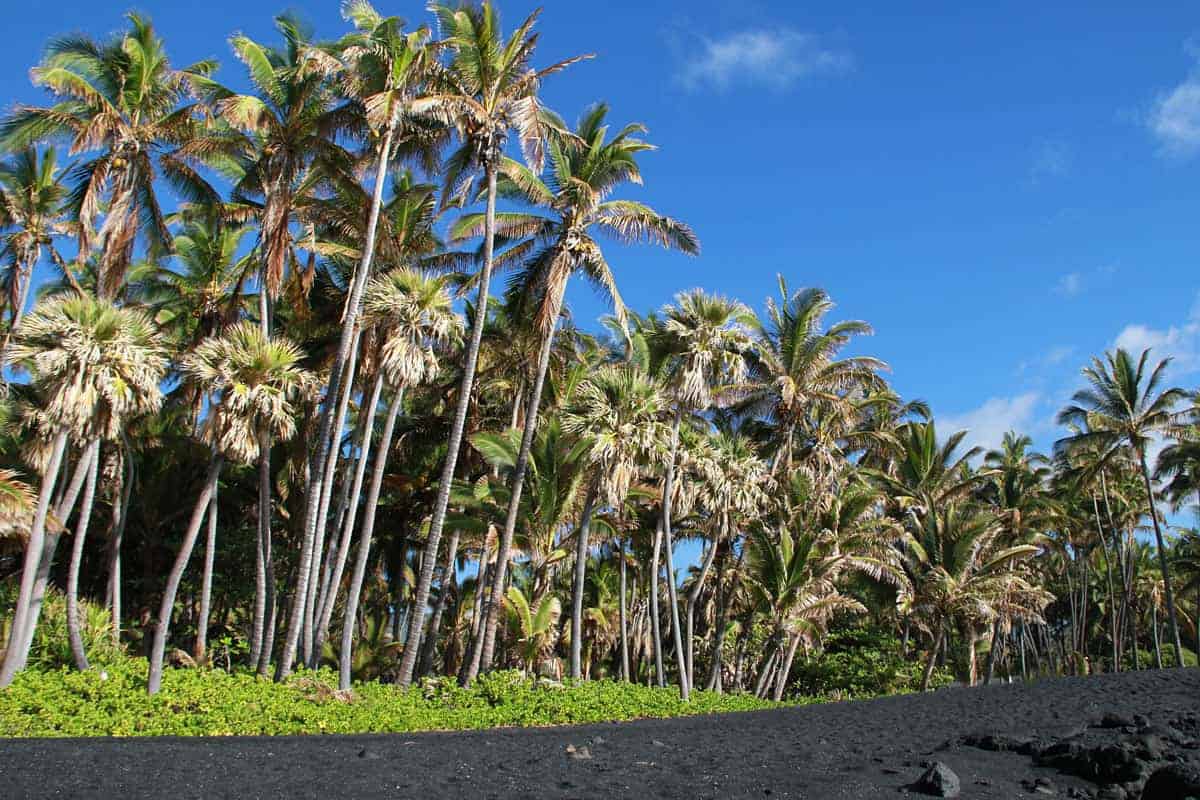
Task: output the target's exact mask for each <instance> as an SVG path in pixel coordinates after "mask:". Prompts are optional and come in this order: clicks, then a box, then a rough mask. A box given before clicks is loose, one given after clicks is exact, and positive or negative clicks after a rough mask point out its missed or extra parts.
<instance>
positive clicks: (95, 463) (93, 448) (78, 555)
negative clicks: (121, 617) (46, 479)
mask: <svg viewBox="0 0 1200 800" xmlns="http://www.w3.org/2000/svg"><path fill="white" fill-rule="evenodd" d="M85 458H87V459H88V473H87V483H86V484H84V489H83V505H82V506H81V507H80V511H79V521H78V522H77V523H76V525H75V532H74V536H73V538H72V540H71V564H70V566H69V567H68V570H67V639H68V641H69V642H70V644H71V657H72V658H73V659H74V660H75V668H76V669H78V670H79V671H80V672H84V671H86V670H87V668H88V660H87V652H86V651H85V650H84V647H83V634H82V631H80V629H79V569H80V567H81V566H82V564H83V543H84V541H85V540H86V539H87V531H88V525H89V524H90V523H91V520H92V506H93V505H94V502H95V499H96V480H97V478H98V477H99V472H100V440H99V439H93V440H92V441H91V443H89V444H88V449H87V455H86V456H85Z"/></svg>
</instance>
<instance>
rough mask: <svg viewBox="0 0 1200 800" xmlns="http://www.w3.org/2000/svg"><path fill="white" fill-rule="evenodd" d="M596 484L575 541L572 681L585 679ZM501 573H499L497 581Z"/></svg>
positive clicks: (588, 495) (590, 488)
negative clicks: (586, 584)
mask: <svg viewBox="0 0 1200 800" xmlns="http://www.w3.org/2000/svg"><path fill="white" fill-rule="evenodd" d="M596 484H597V479H595V478H593V479H592V483H591V485H590V486H589V487H588V491H587V498H586V499H585V500H584V501H583V516H582V517H581V518H580V520H579V530H578V531H577V532H576V534H575V535H576V536H577V537H578V538H577V539H576V541H575V580H574V582H573V583H572V588H571V679H572V680H576V681H577V680H580V679H581V678H582V677H583V664H582V650H583V590H584V580H585V578H586V577H587V553H588V533H589V532H590V531H591V528H592V512H594V511H595V508H596ZM498 578H499V573H497V579H498Z"/></svg>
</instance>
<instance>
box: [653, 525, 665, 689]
mask: <svg viewBox="0 0 1200 800" xmlns="http://www.w3.org/2000/svg"><path fill="white" fill-rule="evenodd" d="M662 539H663V529H662V518H661V517H660V518H659V520H658V524H657V525H656V526H655V527H654V545H653V549H652V550H651V555H650V628H651V631H652V633H653V637H654V681H655V684H656V685H657V686H658V687H659V688H660V689H661V688H662V687H664V686H666V685H667V682H666V679H665V677H664V675H663V657H662V649H663V640H662V623H661V622H660V620H659V613H658V580H659V563H660V556H661V554H662Z"/></svg>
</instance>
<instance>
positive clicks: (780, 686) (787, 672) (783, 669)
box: [772, 633, 800, 703]
mask: <svg viewBox="0 0 1200 800" xmlns="http://www.w3.org/2000/svg"><path fill="white" fill-rule="evenodd" d="M799 645H800V634H798V633H796V634H792V641H791V643H790V644H789V645H788V649H787V656H785V657H784V659H783V664H782V665H781V666H780V667H779V677H778V679H777V680H776V681H775V693H774V695H773V696H772V699H773V700H774V701H775V702H776V703H778V702H779V701H780V700H782V699H783V693H784V692H785V691H786V690H787V682H788V678H789V677H790V676H791V674H792V660H793V659H794V658H795V657H796V648H797V647H799Z"/></svg>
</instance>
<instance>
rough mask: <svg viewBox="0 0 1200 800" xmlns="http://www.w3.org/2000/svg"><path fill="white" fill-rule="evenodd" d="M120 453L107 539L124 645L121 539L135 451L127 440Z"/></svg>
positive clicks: (112, 603) (116, 633) (117, 627)
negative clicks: (131, 450) (119, 466)
mask: <svg viewBox="0 0 1200 800" xmlns="http://www.w3.org/2000/svg"><path fill="white" fill-rule="evenodd" d="M118 452H120V453H121V469H120V470H119V472H118V475H119V483H118V485H117V486H116V487H115V488H114V490H113V507H112V524H111V525H110V533H109V538H108V607H109V610H110V612H111V614H112V642H113V645H114V646H117V647H119V646H120V644H121V540H122V539H123V538H124V537H125V520H126V519H128V518H129V499H130V496H131V494H132V493H133V453H132V452H130V450H129V447H128V443H126V446H125V449H124V451H123V452H122V451H118Z"/></svg>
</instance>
